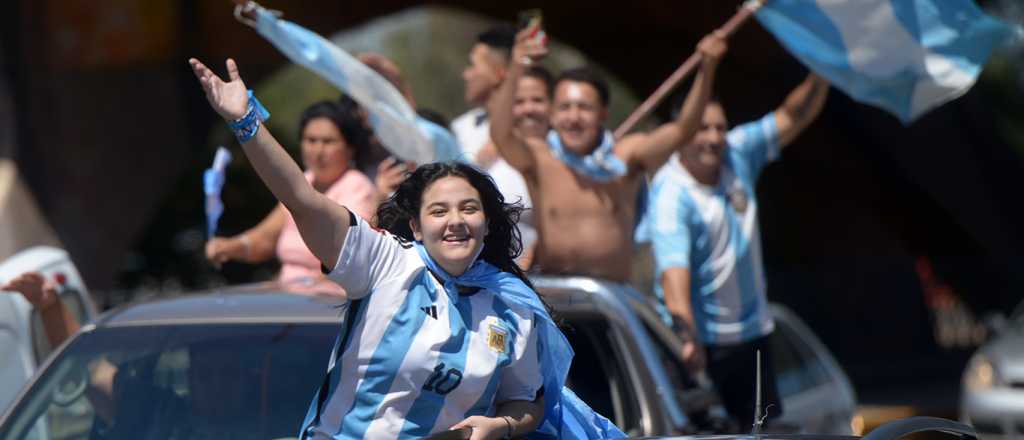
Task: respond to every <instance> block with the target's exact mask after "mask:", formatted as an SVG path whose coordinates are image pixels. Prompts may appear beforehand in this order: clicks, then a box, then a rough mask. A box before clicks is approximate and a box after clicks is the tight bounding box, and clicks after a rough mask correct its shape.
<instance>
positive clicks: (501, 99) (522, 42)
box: [487, 28, 548, 176]
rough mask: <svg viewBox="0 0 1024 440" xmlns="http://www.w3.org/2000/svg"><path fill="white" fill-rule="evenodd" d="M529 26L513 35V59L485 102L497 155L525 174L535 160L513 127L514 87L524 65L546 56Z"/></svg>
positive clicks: (531, 171)
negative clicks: (501, 79) (497, 85)
mask: <svg viewBox="0 0 1024 440" xmlns="http://www.w3.org/2000/svg"><path fill="white" fill-rule="evenodd" d="M532 31H533V29H532V28H528V29H523V30H522V31H520V32H519V33H518V34H516V44H515V46H514V47H513V48H512V59H511V60H510V61H509V68H508V70H507V71H506V73H505V79H504V80H503V81H502V82H501V85H500V86H499V87H498V90H496V91H495V93H494V94H493V95H492V96H491V99H490V101H488V102H487V113H488V114H489V115H490V119H491V141H492V142H494V146H495V148H497V150H498V154H500V155H501V157H502V158H504V159H505V161H506V162H508V163H509V165H512V167H513V168H515V169H516V170H517V171H519V172H520V173H522V174H523V175H524V176H530V175H532V174H533V171H534V164H535V159H534V157H533V153H532V152H531V151H530V145H529V144H528V143H527V140H526V139H525V138H523V137H522V136H521V135H520V134H519V133H517V132H516V129H515V124H516V122H515V115H513V111H512V110H513V107H515V104H516V88H517V87H519V79H520V78H522V77H523V73H524V72H525V71H526V68H527V64H525V63H532V62H534V61H539V60H540V59H542V58H544V56H545V55H547V53H548V50H547V48H546V47H544V44H543V43H541V42H539V41H537V40H536V39H535V38H532V37H531V36H530V35H531V32H532Z"/></svg>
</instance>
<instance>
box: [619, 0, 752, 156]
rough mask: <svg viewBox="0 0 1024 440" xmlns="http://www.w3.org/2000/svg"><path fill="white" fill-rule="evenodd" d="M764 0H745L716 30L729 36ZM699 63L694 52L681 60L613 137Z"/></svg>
mask: <svg viewBox="0 0 1024 440" xmlns="http://www.w3.org/2000/svg"><path fill="white" fill-rule="evenodd" d="M766 1H767V0H747V2H745V3H743V6H740V10H739V11H737V12H736V15H733V16H732V18H730V19H729V21H727V22H725V24H724V25H722V27H721V28H719V29H718V30H719V31H721V32H722V33H723V34H724V35H725V37H729V36H731V35H732V34H733V33H734V32H736V30H737V29H739V28H740V26H742V25H743V24H744V23H746V22H747V20H749V19H750V17H751V16H753V15H754V13H755V12H757V10H758V9H760V8H761V6H763V5H764V3H765V2H766ZM699 64H700V53H698V52H694V53H693V55H690V57H689V58H687V59H686V61H685V62H683V64H682V65H681V66H679V68H678V69H676V71H675V72H673V73H672V75H671V76H669V77H668V79H666V80H665V82H663V83H662V84H661V86H659V87H658V89H657V90H655V91H654V93H653V94H651V96H650V97H648V98H647V100H645V101H644V102H643V104H640V106H639V107H637V108H636V110H633V113H632V114H630V115H629V117H628V118H626V120H625V121H624V122H623V123H622V124H621V125H619V128H617V129H615V138H616V139H620V138H622V137H623V136H625V135H626V134H627V133H629V132H630V131H632V130H633V128H635V127H636V125H637V124H638V123H640V121H641V120H643V119H644V118H645V117H647V115H648V114H650V113H651V111H653V110H654V108H655V107H657V106H658V104H660V103H661V101H662V100H664V99H665V97H666V96H668V94H669V93H671V92H672V91H673V90H675V88H676V87H678V86H679V83H681V82H682V81H683V80H684V79H686V77H688V76H690V74H691V73H693V71H694V70H696V69H697V66H698V65H699Z"/></svg>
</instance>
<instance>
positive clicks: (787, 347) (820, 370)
mask: <svg viewBox="0 0 1024 440" xmlns="http://www.w3.org/2000/svg"><path fill="white" fill-rule="evenodd" d="M771 347H772V348H771V349H772V357H773V358H774V359H773V360H774V367H775V375H776V380H777V384H778V388H779V394H781V395H782V396H783V397H786V396H791V395H794V394H797V393H801V392H804V391H807V390H810V389H811V388H814V387H816V386H819V385H823V384H826V383H828V381H829V376H828V371H827V370H826V369H825V366H824V364H823V363H822V361H821V359H820V358H819V357H818V356H817V355H816V354H815V353H814V351H813V349H811V347H810V346H808V345H806V344H805V343H804V342H803V339H802V338H800V337H799V335H797V333H796V332H795V330H794V329H793V327H792V326H790V325H789V324H788V323H787V322H786V321H785V320H783V319H776V320H775V331H774V332H773V333H772V336H771Z"/></svg>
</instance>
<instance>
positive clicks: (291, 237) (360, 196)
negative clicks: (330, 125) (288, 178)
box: [277, 169, 378, 296]
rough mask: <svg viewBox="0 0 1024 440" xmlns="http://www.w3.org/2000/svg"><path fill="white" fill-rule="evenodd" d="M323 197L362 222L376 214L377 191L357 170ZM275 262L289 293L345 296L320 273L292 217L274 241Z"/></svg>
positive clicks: (343, 178)
mask: <svg viewBox="0 0 1024 440" xmlns="http://www.w3.org/2000/svg"><path fill="white" fill-rule="evenodd" d="M306 180H307V181H309V182H310V183H312V182H313V173H311V172H306ZM324 195H326V196H327V198H329V199H331V200H333V201H335V202H338V204H339V205H342V206H344V207H346V208H348V209H349V210H351V211H352V212H354V213H355V214H356V215H358V216H359V217H361V218H373V216H374V215H375V214H376V213H377V202H378V200H377V187H376V186H374V184H373V182H371V181H370V179H369V178H367V177H366V175H365V174H363V173H361V172H359V171H358V170H355V169H350V170H348V171H346V172H345V174H342V175H341V178H340V179H338V181H337V182H334V184H333V185H331V187H330V188H328V189H327V191H326V192H325V193H324ZM277 258H278V259H279V260H280V261H281V274H280V275H279V276H278V280H279V281H281V282H282V283H285V284H287V285H289V286H290V287H292V288H293V289H292V290H294V291H299V292H307V293H327V294H331V295H339V296H344V295H345V290H344V289H342V288H341V286H339V285H337V284H335V283H334V282H332V281H330V280H328V279H327V278H325V277H324V275H323V273H322V272H321V271H320V260H319V259H318V258H317V257H316V256H314V255H313V253H312V252H310V250H309V247H307V246H306V243H305V242H304V241H302V236H301V235H299V228H298V226H296V225H295V219H293V218H292V216H291V213H289V214H288V218H287V219H286V220H285V224H284V228H282V229H281V236H280V237H279V238H278V239H277Z"/></svg>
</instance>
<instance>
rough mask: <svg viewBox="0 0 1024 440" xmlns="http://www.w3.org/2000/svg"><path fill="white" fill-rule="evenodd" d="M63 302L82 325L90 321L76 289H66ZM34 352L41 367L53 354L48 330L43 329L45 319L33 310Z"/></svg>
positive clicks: (63, 293)
mask: <svg viewBox="0 0 1024 440" xmlns="http://www.w3.org/2000/svg"><path fill="white" fill-rule="evenodd" d="M60 299H61V302H63V303H64V307H66V308H67V310H68V312H70V313H71V316H73V317H74V318H75V320H77V321H78V322H79V323H80V324H84V323H85V322H87V321H88V320H89V317H88V315H87V312H86V308H85V307H86V306H85V303H83V302H82V297H81V293H80V292H79V291H78V290H75V289H65V290H63V291H61V293H60ZM31 320H32V352H33V354H34V355H35V358H36V365H39V364H41V363H42V362H43V360H44V359H46V357H47V356H49V355H50V353H52V352H53V349H54V348H56V347H53V346H51V345H50V340H49V339H48V338H47V337H46V329H45V327H43V319H42V316H41V315H40V314H39V311H38V310H35V309H33V310H32V318H31Z"/></svg>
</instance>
